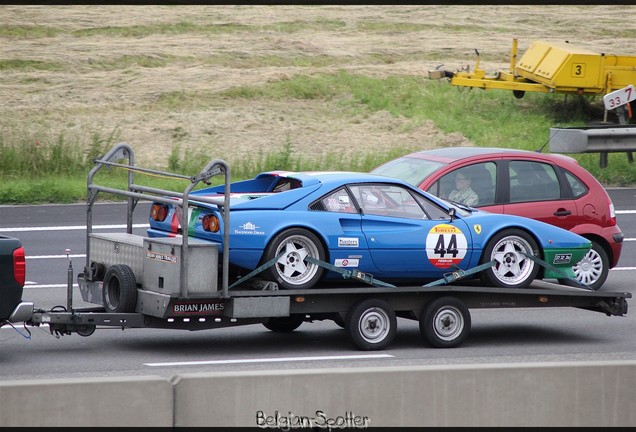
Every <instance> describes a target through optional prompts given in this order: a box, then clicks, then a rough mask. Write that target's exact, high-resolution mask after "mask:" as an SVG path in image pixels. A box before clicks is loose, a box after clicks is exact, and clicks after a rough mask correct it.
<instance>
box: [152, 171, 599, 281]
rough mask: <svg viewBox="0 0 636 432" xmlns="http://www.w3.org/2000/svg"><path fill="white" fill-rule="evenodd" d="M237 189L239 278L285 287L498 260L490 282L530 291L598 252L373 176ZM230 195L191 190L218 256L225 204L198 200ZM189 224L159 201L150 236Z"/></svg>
mask: <svg viewBox="0 0 636 432" xmlns="http://www.w3.org/2000/svg"><path fill="white" fill-rule="evenodd" d="M229 186H230V217H229V220H230V227H229V263H230V265H231V267H232V269H233V270H236V271H237V273H236V276H240V275H241V274H242V275H245V274H247V273H249V272H251V271H253V270H255V269H257V268H259V267H261V266H264V267H265V269H263V270H262V272H261V273H260V274H259V275H258V276H259V277H261V278H263V279H265V280H269V281H273V282H276V283H277V284H278V286H279V287H280V288H282V289H296V288H310V287H312V286H314V285H316V284H317V283H318V282H319V281H320V280H323V279H324V280H334V279H338V278H339V279H342V277H343V276H342V274H341V273H340V272H339V271H337V270H342V269H348V270H357V271H359V272H363V273H365V274H370V275H372V276H373V278H375V279H376V280H381V281H387V282H388V281H393V282H395V283H406V282H410V283H412V282H414V281H417V282H418V283H422V282H426V281H430V280H437V279H440V278H443V277H444V275H445V274H448V273H450V272H453V271H456V270H457V269H461V270H464V271H467V270H470V269H473V268H475V267H476V266H479V265H482V264H485V263H488V262H492V261H494V264H493V265H492V266H487V265H486V266H485V267H486V269H485V270H483V271H481V272H479V277H480V278H481V280H482V282H483V283H484V284H485V285H487V286H495V287H508V288H512V287H518V288H522V287H527V286H528V285H530V284H531V283H532V281H533V280H534V279H537V278H563V277H564V275H567V277H570V278H574V277H575V276H574V273H573V271H572V266H573V265H574V264H575V263H577V262H579V261H580V260H581V259H582V258H583V257H584V256H585V254H586V253H587V252H588V251H589V250H590V247H591V243H590V241H589V240H587V239H585V238H583V237H581V236H579V235H577V234H574V233H572V232H569V231H567V230H564V229H561V228H557V227H555V226H553V225H549V224H546V223H543V222H539V221H536V220H533V219H529V218H525V217H520V216H513V215H503V214H495V213H488V212H485V211H480V210H477V209H474V208H470V207H465V206H461V205H455V204H451V203H449V202H446V201H444V200H442V199H440V198H437V197H435V196H433V195H431V194H428V193H427V192H424V191H422V190H419V189H417V188H414V187H413V186H411V185H409V184H408V183H406V182H403V181H401V180H398V179H390V178H387V177H384V176H378V175H373V174H365V173H352V172H302V173H301V172H283V171H272V172H265V173H261V174H259V175H257V176H256V177H254V178H253V179H249V180H244V181H237V182H232V183H231V184H230V185H229ZM223 193H224V185H221V186H215V187H208V188H205V189H200V190H197V191H194V192H192V193H191V194H190V207H188V213H189V214H188V215H187V216H186V217H187V220H188V228H187V232H188V235H189V236H191V237H196V238H199V239H205V240H209V241H212V242H216V243H219V251H221V250H222V249H223V248H222V242H223V240H224V226H223V218H222V215H221V214H220V210H219V207H217V205H215V204H210V203H205V202H202V201H197V197H202V196H205V197H222V196H223ZM181 220H182V217H181V207H180V206H172V205H170V204H165V203H162V202H154V203H153V204H152V207H151V212H150V228H149V229H148V236H149V237H174V236H179V235H182V227H181V226H182V224H181V222H180V221H181ZM528 255H532V256H534V257H536V258H538V259H540V260H543V261H545V262H546V263H547V264H548V266H547V268H545V269H544V268H543V267H542V266H541V265H540V264H539V263H538V262H537V261H536V260H535V259H532V258H529V257H528ZM308 257H311V258H314V260H311V259H308ZM274 259H275V260H274ZM316 260H319V261H322V262H325V263H327V265H319V264H318V263H317V261H316ZM267 264H269V266H267ZM233 276H234V275H233Z"/></svg>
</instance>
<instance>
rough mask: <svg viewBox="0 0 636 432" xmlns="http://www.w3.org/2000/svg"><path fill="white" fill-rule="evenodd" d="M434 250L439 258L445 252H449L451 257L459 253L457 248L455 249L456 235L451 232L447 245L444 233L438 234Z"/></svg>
mask: <svg viewBox="0 0 636 432" xmlns="http://www.w3.org/2000/svg"><path fill="white" fill-rule="evenodd" d="M434 251H435V253H436V254H437V255H439V257H440V258H444V256H445V255H446V254H450V255H451V256H452V257H453V258H455V257H456V256H457V255H458V254H459V249H457V235H456V234H452V235H451V236H450V240H449V241H448V246H446V245H445V241H444V235H442V234H440V235H439V237H438V238H437V244H436V245H435V249H434Z"/></svg>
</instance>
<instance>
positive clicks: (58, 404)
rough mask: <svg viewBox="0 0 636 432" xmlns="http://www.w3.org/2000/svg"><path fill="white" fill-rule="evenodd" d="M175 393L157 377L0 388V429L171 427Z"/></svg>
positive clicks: (26, 383)
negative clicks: (27, 427) (15, 427)
mask: <svg viewBox="0 0 636 432" xmlns="http://www.w3.org/2000/svg"><path fill="white" fill-rule="evenodd" d="M173 394H174V392H173V387H172V385H171V384H170V382H169V381H168V380H166V379H165V378H159V377H124V378H72V379H65V380H62V379H56V380H29V381H5V382H2V383H0V427H10V426H17V427H25V426H172V424H173V419H174V412H173V407H174V399H173Z"/></svg>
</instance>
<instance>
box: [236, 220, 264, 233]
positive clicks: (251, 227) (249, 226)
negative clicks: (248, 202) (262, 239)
mask: <svg viewBox="0 0 636 432" xmlns="http://www.w3.org/2000/svg"><path fill="white" fill-rule="evenodd" d="M239 228H241V229H240V230H239V229H235V230H234V234H258V235H264V234H265V231H259V230H258V229H259V228H260V227H259V226H256V224H254V223H252V222H245V223H244V224H243V225H239Z"/></svg>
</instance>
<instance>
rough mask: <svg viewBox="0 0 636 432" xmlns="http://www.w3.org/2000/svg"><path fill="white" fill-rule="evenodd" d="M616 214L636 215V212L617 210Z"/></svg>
mask: <svg viewBox="0 0 636 432" xmlns="http://www.w3.org/2000/svg"><path fill="white" fill-rule="evenodd" d="M614 213H616V214H636V210H615V211H614Z"/></svg>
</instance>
